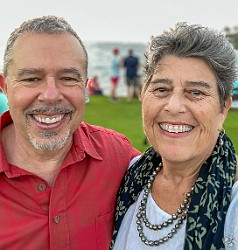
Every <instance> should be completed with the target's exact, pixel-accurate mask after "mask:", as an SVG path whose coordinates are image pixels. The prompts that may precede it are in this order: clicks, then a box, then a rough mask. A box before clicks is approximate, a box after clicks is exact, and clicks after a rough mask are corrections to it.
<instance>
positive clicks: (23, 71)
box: [17, 68, 44, 76]
mask: <svg viewBox="0 0 238 250" xmlns="http://www.w3.org/2000/svg"><path fill="white" fill-rule="evenodd" d="M43 72H44V70H43V69H41V68H22V69H19V70H18V74H17V75H18V76H23V75H33V74H40V73H43Z"/></svg>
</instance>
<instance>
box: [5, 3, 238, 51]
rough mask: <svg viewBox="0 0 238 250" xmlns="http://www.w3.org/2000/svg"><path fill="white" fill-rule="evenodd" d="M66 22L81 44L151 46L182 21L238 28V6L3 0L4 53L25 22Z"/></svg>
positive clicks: (232, 4)
mask: <svg viewBox="0 0 238 250" xmlns="http://www.w3.org/2000/svg"><path fill="white" fill-rule="evenodd" d="M52 14H53V15H58V16H62V17H65V18H66V20H67V21H69V23H70V24H71V25H72V26H73V28H74V29H75V30H76V31H77V32H78V34H79V36H80V37H81V38H82V40H83V41H125V42H128V41H129V42H144V43H145V42H147V41H148V40H149V38H150V36H151V35H157V34H159V33H160V32H161V31H163V30H165V29H167V28H169V27H171V26H174V24H175V23H176V22H178V21H187V22H188V23H200V24H202V25H205V26H210V27H212V28H215V29H218V30H222V29H223V28H224V27H225V26H230V27H234V26H238V0H227V1H224V0H1V3H0V49H1V50H2V48H3V46H5V43H6V39H7V38H8V36H9V34H10V32H11V31H12V30H13V29H14V28H15V27H17V26H19V25H20V24H21V23H22V22H23V21H24V20H27V19H29V18H33V17H39V16H42V15H52Z"/></svg>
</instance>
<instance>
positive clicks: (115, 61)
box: [110, 48, 121, 102]
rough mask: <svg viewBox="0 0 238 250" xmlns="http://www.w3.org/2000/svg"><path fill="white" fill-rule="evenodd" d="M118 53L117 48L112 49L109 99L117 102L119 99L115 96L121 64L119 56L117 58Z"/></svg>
mask: <svg viewBox="0 0 238 250" xmlns="http://www.w3.org/2000/svg"><path fill="white" fill-rule="evenodd" d="M119 53H120V50H119V49H118V48H114V49H113V50H112V59H111V78H110V81H111V94H110V96H111V101H112V102H118V101H119V99H118V97H117V93H116V91H117V86H118V83H119V79H120V66H121V62H120V58H119Z"/></svg>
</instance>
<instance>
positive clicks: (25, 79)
mask: <svg viewBox="0 0 238 250" xmlns="http://www.w3.org/2000/svg"><path fill="white" fill-rule="evenodd" d="M22 81H24V82H37V81H40V78H38V77H28V78H24V79H23V80H22Z"/></svg>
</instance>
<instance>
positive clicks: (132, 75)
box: [124, 49, 140, 102]
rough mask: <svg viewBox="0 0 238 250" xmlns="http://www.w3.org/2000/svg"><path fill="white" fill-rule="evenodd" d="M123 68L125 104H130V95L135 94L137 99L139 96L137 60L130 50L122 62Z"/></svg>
mask: <svg viewBox="0 0 238 250" xmlns="http://www.w3.org/2000/svg"><path fill="white" fill-rule="evenodd" d="M124 67H125V69H126V84H127V102H130V101H131V97H132V95H134V94H135V95H136V96H137V97H138V96H139V95H140V87H139V83H138V74H137V70H138V67H139V60H138V58H137V57H136V56H134V55H133V50H132V49H130V50H129V51H128V56H127V57H126V58H125V60H124ZM131 89H132V92H131Z"/></svg>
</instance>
